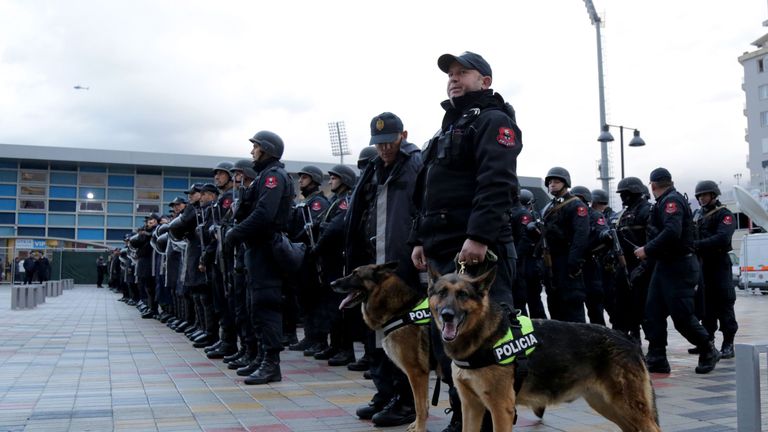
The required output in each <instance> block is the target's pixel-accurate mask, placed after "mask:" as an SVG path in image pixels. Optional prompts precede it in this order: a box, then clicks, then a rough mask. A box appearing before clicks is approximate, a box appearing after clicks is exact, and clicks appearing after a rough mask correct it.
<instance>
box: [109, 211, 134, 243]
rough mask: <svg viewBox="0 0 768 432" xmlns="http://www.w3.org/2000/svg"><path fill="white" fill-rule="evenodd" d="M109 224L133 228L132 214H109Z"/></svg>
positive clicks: (111, 226) (114, 226)
mask: <svg viewBox="0 0 768 432" xmlns="http://www.w3.org/2000/svg"><path fill="white" fill-rule="evenodd" d="M107 226H108V227H110V228H132V227H133V218H132V217H131V216H107ZM121 239H122V237H121ZM109 240H113V239H109Z"/></svg>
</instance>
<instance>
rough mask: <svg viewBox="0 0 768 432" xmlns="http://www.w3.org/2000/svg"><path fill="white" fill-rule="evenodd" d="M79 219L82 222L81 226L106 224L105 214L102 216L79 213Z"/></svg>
mask: <svg viewBox="0 0 768 432" xmlns="http://www.w3.org/2000/svg"><path fill="white" fill-rule="evenodd" d="M77 219H78V221H79V222H80V226H91V227H103V226H104V216H100V215H79V216H78V217H77Z"/></svg>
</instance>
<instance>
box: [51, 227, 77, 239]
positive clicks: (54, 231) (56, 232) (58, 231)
mask: <svg viewBox="0 0 768 432" xmlns="http://www.w3.org/2000/svg"><path fill="white" fill-rule="evenodd" d="M48 237H57V238H66V239H74V238H75V229H74V228H48Z"/></svg>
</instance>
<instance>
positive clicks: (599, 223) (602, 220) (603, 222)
mask: <svg viewBox="0 0 768 432" xmlns="http://www.w3.org/2000/svg"><path fill="white" fill-rule="evenodd" d="M597 224H598V225H605V218H604V217H599V218H597Z"/></svg>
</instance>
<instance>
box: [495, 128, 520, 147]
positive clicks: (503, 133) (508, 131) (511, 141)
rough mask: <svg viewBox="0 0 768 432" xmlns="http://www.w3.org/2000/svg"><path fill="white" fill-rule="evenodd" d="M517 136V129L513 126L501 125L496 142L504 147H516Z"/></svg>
mask: <svg viewBox="0 0 768 432" xmlns="http://www.w3.org/2000/svg"><path fill="white" fill-rule="evenodd" d="M516 138H517V137H516V136H515V131H514V130H513V129H512V128H508V127H500V128H499V134H498V135H497V136H496V142H498V143H499V144H501V145H503V146H504V147H514V146H515V139H516Z"/></svg>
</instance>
